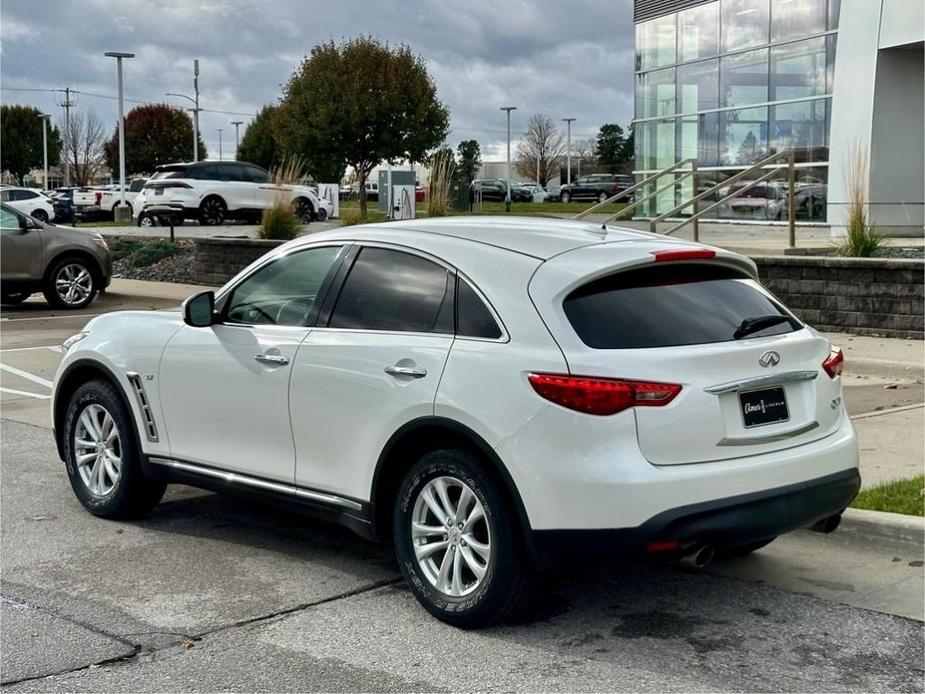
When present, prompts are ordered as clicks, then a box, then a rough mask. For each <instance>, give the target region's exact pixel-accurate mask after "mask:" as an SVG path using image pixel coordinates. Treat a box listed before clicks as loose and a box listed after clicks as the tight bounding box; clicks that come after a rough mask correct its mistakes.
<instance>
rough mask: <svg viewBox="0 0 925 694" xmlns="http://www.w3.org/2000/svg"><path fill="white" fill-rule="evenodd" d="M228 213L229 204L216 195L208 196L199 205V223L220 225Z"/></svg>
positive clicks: (212, 225)
mask: <svg viewBox="0 0 925 694" xmlns="http://www.w3.org/2000/svg"><path fill="white" fill-rule="evenodd" d="M227 214H228V206H227V205H225V201H224V200H222V199H221V198H220V197H218V196H216V195H212V196H209V197H207V198H206V199H205V200H203V201H202V203H201V204H200V205H199V223H200V224H202V225H203V226H210V227H215V226H220V225H221V224H222V222H224V221H225V217H226V216H227Z"/></svg>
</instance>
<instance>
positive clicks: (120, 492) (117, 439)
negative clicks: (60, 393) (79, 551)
mask: <svg viewBox="0 0 925 694" xmlns="http://www.w3.org/2000/svg"><path fill="white" fill-rule="evenodd" d="M62 435H63V436H64V437H65V438H64V462H65V465H66V467H67V475H68V478H69V479H70V482H71V487H72V488H73V490H74V494H75V495H76V496H77V499H78V500H79V501H80V503H81V504H82V505H83V507H84V508H85V509H87V510H88V511H89V512H90V513H92V514H93V515H95V516H101V517H103V518H137V517H140V516H143V515H145V514H146V513H147V512H148V511H150V510H151V509H152V508H154V506H156V505H157V503H158V502H159V501H160V500H161V497H162V496H163V495H164V489H165V488H166V485H165V484H164V483H163V482H159V481H156V480H152V479H149V478H147V477H145V475H144V473H143V472H142V469H141V451H140V450H139V448H138V444H137V443H136V440H135V435H134V429H133V424H132V414H131V412H130V411H129V409H128V407H127V406H126V405H125V404H124V402H123V400H122V398H121V397H120V395H119V392H118V391H117V390H116V389H115V387H114V386H113V385H112V384H111V383H107V382H106V381H89V382H87V383H85V384H83V385H82V386H80V387H79V388H78V389H77V390H76V391H75V392H74V395H72V396H71V400H70V402H69V403H68V406H67V412H66V413H65V417H64V430H63V432H62Z"/></svg>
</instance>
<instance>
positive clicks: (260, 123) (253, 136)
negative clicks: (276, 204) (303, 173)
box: [238, 106, 340, 180]
mask: <svg viewBox="0 0 925 694" xmlns="http://www.w3.org/2000/svg"><path fill="white" fill-rule="evenodd" d="M278 108H279V107H278V106H264V107H263V108H262V109H260V111H259V112H258V113H257V116H256V117H255V118H254V120H252V121H251V122H250V123H248V125H247V129H246V130H245V131H244V136H243V137H242V138H241V144H240V146H239V147H238V159H240V160H241V161H249V162H250V163H252V164H256V165H257V166H262V167H263V168H265V169H267V170H270V169H272V168H273V167H274V166H276V165H277V164H279V162H280V159H281V158H282V156H283V152H282V150H281V149H280V147H279V143H278V142H277V141H276V133H275V131H274V122H273V121H274V118H275V116H276V112H277V110H278ZM335 180H340V176H338V177H337V178H336V179H335Z"/></svg>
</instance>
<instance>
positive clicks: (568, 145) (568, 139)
mask: <svg viewBox="0 0 925 694" xmlns="http://www.w3.org/2000/svg"><path fill="white" fill-rule="evenodd" d="M562 120H564V121H565V123H566V127H567V133H568V134H567V135H566V136H565V161H566V164H565V168H566V173H565V177H566V179H567V180H566V183H571V182H572V121H573V120H575V119H574V118H563V119H562Z"/></svg>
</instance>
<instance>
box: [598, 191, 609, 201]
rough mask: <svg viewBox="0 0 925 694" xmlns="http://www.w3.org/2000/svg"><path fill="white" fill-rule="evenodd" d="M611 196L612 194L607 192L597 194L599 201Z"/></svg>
mask: <svg viewBox="0 0 925 694" xmlns="http://www.w3.org/2000/svg"><path fill="white" fill-rule="evenodd" d="M609 197H610V196H609V195H607V193H601V194H600V195H598V196H597V201H598V202H604V201H605V200H606V199H607V198H609Z"/></svg>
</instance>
